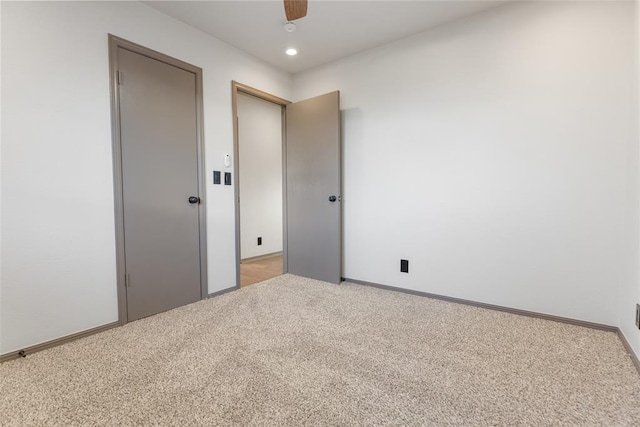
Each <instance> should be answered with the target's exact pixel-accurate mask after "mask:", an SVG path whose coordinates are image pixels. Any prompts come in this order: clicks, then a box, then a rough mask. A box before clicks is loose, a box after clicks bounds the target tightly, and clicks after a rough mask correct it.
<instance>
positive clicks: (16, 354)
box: [0, 286, 240, 363]
mask: <svg viewBox="0 0 640 427" xmlns="http://www.w3.org/2000/svg"><path fill="white" fill-rule="evenodd" d="M236 289H240V287H239V286H233V287H231V288H228V289H223V290H221V291H217V292H213V293H211V294H209V295H207V298H213V297H216V296H218V295H222V294H226V293H227V292H231V291H235V290H236ZM116 326H120V322H118V321H116V322H111V323H107V324H106V325H102V326H98V327H96V328H91V329H87V330H86V331H81V332H77V333H75V334H71V335H67V336H64V337H61V338H56V339H54V340H51V341H46V342H43V343H41V344H36V345H32V346H29V347H26V348H23V349H21V350H16V351H12V352H9V353H6V354H2V355H0V363H2V362H6V361H8V360H13V359H19V358H21V357H26V356H28V355H30V354H33V353H37V352H39V351H42V350H46V349H48V348H51V347H56V346H59V345H61V344H66V343H68V342H71V341H75V340H77V339H80V338H84V337H88V336H90V335H95V334H97V333H100V332H104V331H107V330H109V329H112V328H115V327H116Z"/></svg>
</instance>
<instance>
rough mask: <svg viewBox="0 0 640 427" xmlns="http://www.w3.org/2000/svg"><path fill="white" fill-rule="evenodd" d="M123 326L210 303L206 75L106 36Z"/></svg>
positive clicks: (172, 60)
mask: <svg viewBox="0 0 640 427" xmlns="http://www.w3.org/2000/svg"><path fill="white" fill-rule="evenodd" d="M109 45H110V66H111V77H112V81H111V87H112V121H113V148H114V172H115V173H114V176H115V180H114V181H115V182H114V185H115V205H116V243H117V250H118V254H117V268H118V302H119V317H120V323H126V322H130V321H133V320H136V319H140V318H143V317H147V316H150V315H153V314H156V313H159V312H162V311H167V310H170V309H172V308H176V307H179V306H182V305H186V304H190V303H192V302H195V301H198V300H200V299H202V298H203V296H204V295H206V291H207V289H206V284H207V276H206V238H205V230H206V224H205V218H206V216H205V203H204V185H203V170H204V168H203V149H202V70H201V69H200V68H197V67H194V66H192V65H190V64H187V63H184V62H182V61H179V60H176V59H174V58H171V57H168V56H166V55H163V54H160V53H158V52H155V51H152V50H150V49H147V48H144V47H142V46H139V45H136V44H134V43H131V42H128V41H126V40H123V39H120V38H117V37H114V36H110V37H109Z"/></svg>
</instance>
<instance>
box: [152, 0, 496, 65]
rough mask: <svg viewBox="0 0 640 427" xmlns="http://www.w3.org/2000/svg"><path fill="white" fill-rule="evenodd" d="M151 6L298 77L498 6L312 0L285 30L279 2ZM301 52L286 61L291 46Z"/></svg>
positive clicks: (457, 1) (476, 1)
mask: <svg viewBox="0 0 640 427" xmlns="http://www.w3.org/2000/svg"><path fill="white" fill-rule="evenodd" d="M145 3H146V4H148V5H149V6H151V7H153V8H155V9H157V10H159V11H161V12H163V13H165V14H167V15H169V16H172V17H174V18H176V19H178V20H180V21H182V22H184V23H186V24H188V25H190V26H192V27H194V28H197V29H199V30H201V31H203V32H205V33H207V34H209V35H211V36H213V37H215V38H217V39H219V40H222V41H224V42H226V43H229V44H231V45H232V46H235V47H236V48H238V49H240V50H243V51H245V52H247V53H249V54H250V55H253V56H255V57H257V58H259V59H261V60H263V61H265V62H267V63H269V64H271V65H273V66H274V67H276V68H278V69H280V70H283V71H286V72H288V73H292V74H294V73H297V72H300V71H304V70H308V69H310V68H313V67H317V66H319V65H323V64H326V63H329V62H332V61H335V60H337V59H340V58H343V57H346V56H349V55H353V54H356V53H359V52H362V51H364V50H367V49H371V48H374V47H377V46H380V45H383V44H387V43H390V42H393V41H395V40H399V39H401V38H404V37H408V36H411V35H414V34H417V33H420V32H423V31H426V30H428V29H429V28H432V27H435V26H437V25H441V24H443V23H446V22H450V21H454V20H456V19H460V18H463V17H466V16H469V15H472V14H474V13H477V12H480V11H483V10H486V9H489V8H491V7H495V6H497V5H499V4H502V3H504V0H503V1H493V0H491V1H489V0H466V1H465V0H440V1H431V0H413V1H403V0H359V1H340V0H338V1H326V0H310V1H309V6H308V14H307V16H306V17H304V18H302V19H299V20H297V21H295V23H296V26H297V29H296V31H294V32H292V33H287V32H286V31H285V30H284V23H285V22H286V18H285V15H284V7H283V4H282V1H281V0H257V1H256V0H253V1H250V0H249V1H247V0H241V1H239V0H235V1H145ZM290 46H291V47H295V48H297V49H298V51H299V54H298V55H297V56H295V57H288V56H287V55H285V54H284V50H285V48H287V47H290Z"/></svg>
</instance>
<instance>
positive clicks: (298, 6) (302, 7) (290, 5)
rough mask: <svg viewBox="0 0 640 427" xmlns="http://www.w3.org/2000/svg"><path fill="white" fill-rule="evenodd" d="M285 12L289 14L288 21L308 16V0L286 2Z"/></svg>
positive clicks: (285, 0) (288, 0) (287, 0)
mask: <svg viewBox="0 0 640 427" xmlns="http://www.w3.org/2000/svg"><path fill="white" fill-rule="evenodd" d="M284 12H285V13H286V14H287V21H294V20H296V19H300V18H304V17H305V16H307V0H284Z"/></svg>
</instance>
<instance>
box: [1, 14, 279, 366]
mask: <svg viewBox="0 0 640 427" xmlns="http://www.w3.org/2000/svg"><path fill="white" fill-rule="evenodd" d="M108 33H112V34H114V35H117V36H119V37H122V38H125V39H128V40H130V41H133V42H136V43H139V44H142V45H144V46H146V47H149V48H151V49H155V50H158V51H160V52H162V53H165V54H167V55H171V56H174V57H176V58H178V59H181V60H183V61H186V62H189V63H192V64H194V65H197V66H199V67H202V68H203V70H204V73H203V74H204V114H205V123H204V133H205V156H206V169H207V182H208V183H209V184H208V185H207V189H206V196H207V207H208V210H207V236H208V269H209V291H210V292H215V291H218V290H221V289H225V288H229V287H231V286H234V285H235V235H234V221H235V217H234V205H233V188H232V187H229V186H213V184H212V178H211V173H212V171H213V170H214V169H215V170H224V169H223V167H224V165H223V156H224V154H225V153H230V154H231V153H232V152H233V132H232V117H231V80H232V79H233V80H237V81H240V82H242V83H245V84H249V85H251V86H254V87H258V88H260V89H262V90H264V91H268V92H270V93H273V94H275V95H278V96H281V97H284V98H288V97H290V94H289V90H290V85H291V77H290V76H289V75H288V74H285V73H281V72H278V71H275V70H274V69H272V68H270V67H269V66H266V65H264V64H263V63H261V62H259V61H257V60H254V59H252V58H251V57H249V56H248V55H245V54H243V53H241V52H239V51H238V50H236V49H234V48H232V47H230V46H228V45H226V44H224V43H222V42H220V41H217V40H216V39H213V38H211V37H209V36H207V35H205V34H204V33H202V32H200V31H197V30H195V29H193V28H191V27H189V26H187V25H185V24H183V23H181V22H178V21H176V20H174V19H172V18H169V17H168V16H166V15H163V14H161V13H160V12H157V11H156V10H154V9H152V8H150V7H148V6H146V5H144V4H142V3H134V2H61V3H58V2H43V3H30V2H15V3H13V2H2V86H1V90H2V124H3V126H2V134H1V136H2V175H1V186H2V187H1V188H2V224H1V227H2V248H1V249H2V267H3V268H2V272H1V293H2V303H1V304H2V305H1V317H0V323H1V324H2V332H3V335H2V341H1V342H0V353H6V352H9V351H13V350H17V349H20V348H23V347H26V346H30V345H34V344H37V343H40V342H43V341H48V340H51V339H55V338H58V337H61V336H65V335H68V334H72V333H75V332H78V331H82V330H86V329H88V328H92V327H95V326H99V325H103V324H106V323H109V322H113V321H115V320H117V301H116V264H115V241H114V240H115V232H114V213H113V210H114V207H113V172H112V152H111V150H112V148H111V129H110V126H111V117H110V104H109V102H110V101H109V71H108V44H107V34H108Z"/></svg>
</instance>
